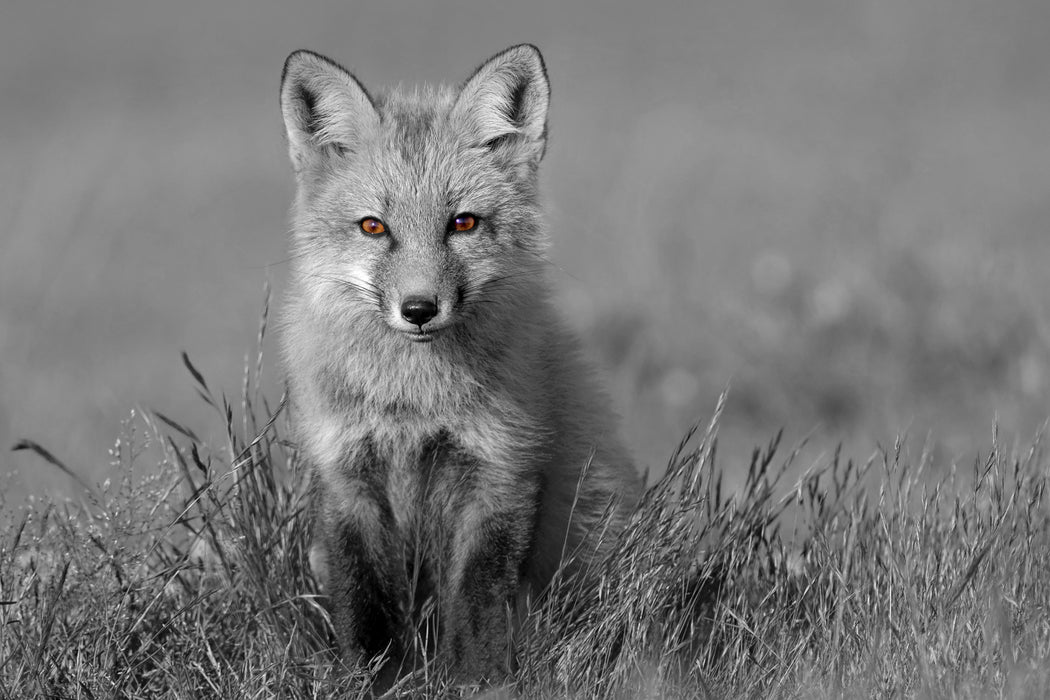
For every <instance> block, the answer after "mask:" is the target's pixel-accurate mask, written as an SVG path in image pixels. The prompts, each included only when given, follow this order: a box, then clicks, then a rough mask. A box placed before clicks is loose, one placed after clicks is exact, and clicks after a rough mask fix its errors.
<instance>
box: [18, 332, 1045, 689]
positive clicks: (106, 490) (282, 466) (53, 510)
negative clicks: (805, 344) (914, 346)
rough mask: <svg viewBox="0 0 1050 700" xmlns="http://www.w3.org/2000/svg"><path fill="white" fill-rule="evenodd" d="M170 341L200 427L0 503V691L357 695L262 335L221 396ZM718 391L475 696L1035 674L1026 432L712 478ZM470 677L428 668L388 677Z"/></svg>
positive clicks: (138, 442)
mask: <svg viewBox="0 0 1050 700" xmlns="http://www.w3.org/2000/svg"><path fill="white" fill-rule="evenodd" d="M263 329H265V323H264V324H263ZM260 335H262V332H261V333H260ZM260 347H261V343H260ZM184 360H185V364H186V367H187V368H188V369H189V371H190V372H191V374H192V377H193V382H194V384H195V386H196V388H197V390H198V392H199V394H200V396H201V398H202V400H203V401H205V402H206V403H207V404H208V406H209V407H210V410H212V411H213V412H214V414H215V416H216V420H217V421H218V422H219V423H220V424H221V426H222V430H223V432H224V433H225V436H226V438H225V444H222V445H209V444H206V443H205V442H204V441H202V440H201V439H200V438H199V437H198V436H197V435H196V434H195V433H194V432H193V431H192V430H190V429H188V428H186V427H184V426H183V425H182V424H180V423H179V422H178V421H176V420H174V419H172V418H169V417H167V416H164V415H162V414H159V413H150V414H144V413H133V414H132V416H131V418H130V419H129V420H128V421H127V422H126V423H125V425H124V429H123V431H122V434H121V436H120V438H119V439H118V440H117V442H116V444H115V447H114V449H113V450H112V453H111V454H112V457H113V464H112V465H111V466H112V474H113V478H112V479H110V480H107V481H105V482H103V483H102V484H101V485H99V486H97V487H93V486H88V485H85V486H84V489H85V490H84V497H83V499H82V500H81V502H79V503H76V504H74V503H63V504H58V503H51V502H42V501H35V500H31V501H30V502H29V503H27V504H26V505H24V506H22V507H18V508H15V507H14V504H10V503H0V505H2V506H3V512H4V513H5V514H6V515H7V516H8V518H9V520H8V522H7V523H5V526H4V529H3V530H2V532H0V695H2V696H3V697H12V698H14V697H25V696H28V695H34V696H38V697H77V698H97V697H173V698H191V697H282V698H283V697H289V698H306V697H311V698H313V697H367V696H368V691H367V678H368V675H369V669H342V668H340V667H339V664H338V663H337V662H336V660H335V656H334V653H333V636H332V631H331V629H330V622H329V618H328V616H327V614H326V611H325V608H324V604H323V599H322V598H321V597H320V596H319V595H318V594H317V590H318V589H317V585H316V582H315V581H314V580H313V578H312V576H311V574H310V572H309V569H308V567H307V566H306V565H305V562H306V551H307V546H308V542H309V540H310V523H309V520H308V518H307V517H306V513H307V507H306V506H307V489H306V483H305V479H304V474H303V470H302V469H301V467H300V465H299V462H298V457H297V453H296V451H295V448H294V445H292V444H291V443H290V442H289V441H287V440H286V439H285V438H284V435H285V434H286V425H287V419H288V418H289V416H288V414H287V411H286V409H285V404H284V402H283V401H282V402H280V403H279V404H278V405H276V406H272V405H270V404H269V403H268V402H267V401H266V399H265V398H264V397H262V396H261V395H260V391H259V388H258V378H259V376H260V374H261V373H262V372H263V367H262V356H261V354H260V356H259V358H258V360H257V362H256V363H255V366H254V367H251V368H249V369H246V372H245V376H244V381H243V385H242V390H241V396H240V400H239V401H238V402H237V404H238V405H236V406H234V405H232V404H231V402H230V401H229V400H228V399H227V398H226V396H225V395H217V394H216V393H215V392H214V391H213V390H212V388H211V387H210V386H209V384H208V383H207V381H206V380H205V378H204V377H203V376H202V375H201V373H200V372H199V371H198V370H197V369H196V368H195V367H194V366H193V364H192V363H191V362H190V360H189V358H188V357H185V356H184ZM723 407H724V397H723V400H722V401H720V403H719V405H718V407H717V409H716V411H715V416H714V418H713V419H712V420H711V422H710V424H709V425H708V426H707V427H706V429H699V428H697V429H694V430H692V431H690V432H689V434H688V435H687V436H686V437H685V439H684V440H683V441H682V443H681V445H680V446H679V447H678V449H677V450H676V451H675V453H674V457H673V458H672V459H671V462H670V464H669V465H668V468H667V470H666V473H664V474H663V476H661V477H660V478H659V479H658V480H657V482H656V483H655V484H654V485H653V486H652V487H651V488H650V490H649V491H648V492H647V494H646V497H645V498H644V499H643V502H642V504H641V505H640V506H639V508H638V510H637V512H636V514H635V516H634V519H633V521H632V525H631V527H630V528H629V530H628V531H627V532H626V534H625V536H624V537H623V538H622V539H621V540H620V542H619V544H618V547H617V548H616V550H615V552H614V553H613V554H612V555H611V556H610V557H609V558H608V559H607V560H603V561H600V562H597V563H596V564H595V566H596V567H597V573H598V578H597V580H598V582H599V583H598V585H597V586H596V587H595V588H594V589H593V590H590V591H588V592H583V591H580V590H578V588H577V587H576V586H575V585H574V582H573V581H572V580H561V579H558V580H556V581H555V583H554V585H553V586H552V588H551V590H550V591H549V592H548V594H547V595H546V596H545V597H543V598H541V599H540V600H539V601H536V602H535V604H534V606H533V608H532V610H531V611H530V613H529V615H528V617H527V618H526V619H525V621H524V623H523V625H522V628H521V631H520V633H519V638H518V640H517V648H518V655H517V658H518V664H519V668H518V670H517V673H516V676H515V678H514V684H513V686H508V687H506V688H502V689H498V690H496V691H494V694H495V695H496V696H497V697H509V696H511V695H512V694H517V695H518V696H521V697H535V698H549V697H569V698H590V697H593V698H610V697H614V698H615V697H623V698H628V697H630V698H634V697H649V698H677V697H682V698H723V697H726V698H736V697H752V698H758V697H817V698H822V697H829V698H831V697H861V696H869V697H921V698H941V697H944V698H984V697H1009V698H1025V697H1032V698H1042V697H1046V696H1047V695H1048V694H1050V614H1048V606H1050V560H1048V558H1047V556H1046V553H1047V552H1050V527H1048V525H1050V494H1048V488H1047V486H1048V481H1050V457H1048V455H1047V452H1046V450H1045V448H1044V447H1043V442H1042V436H1041V435H1040V436H1039V437H1037V438H1036V439H1035V441H1034V442H1033V443H1032V445H1031V446H1030V447H1028V448H1026V449H1023V450H1020V449H1017V448H1013V449H1006V448H1005V447H1004V446H1003V445H1001V444H1000V440H999V439H998V436H997V435H996V434H993V435H992V438H991V441H990V443H989V447H988V449H987V451H986V452H985V453H984V454H983V455H982V456H981V457H980V458H979V460H978V461H976V462H975V463H974V464H973V465H972V468H970V469H957V468H955V467H951V468H945V467H944V465H938V464H935V463H933V459H934V458H933V454H932V453H931V452H929V451H927V450H925V449H924V450H920V451H919V452H918V453H917V454H912V453H911V452H910V451H909V448H908V445H907V443H906V441H903V440H902V441H899V442H898V443H897V444H895V445H894V446H893V447H892V449H885V450H880V451H878V452H877V453H876V454H874V455H873V456H872V457H870V458H869V459H867V460H866V461H864V462H854V461H851V460H848V459H846V458H844V457H843V456H842V455H840V454H839V453H838V452H835V453H832V454H831V455H829V456H826V457H822V458H818V459H815V460H810V461H809V462H808V463H807V464H804V465H803V464H802V460H804V459H805V457H804V455H805V454H806V450H805V446H804V445H800V446H798V447H797V448H796V449H792V450H786V449H784V448H783V446H782V445H781V439H780V436H779V435H778V436H777V437H776V438H774V439H773V440H772V441H771V442H770V443H769V444H768V445H767V446H765V447H763V448H761V449H757V450H755V451H754V453H753V454H752V456H751V459H750V462H749V467H748V470H747V476H746V478H745V479H744V480H743V485H742V486H741V487H739V488H735V489H732V490H730V489H728V488H724V487H723V482H724V480H723V475H724V474H726V470H725V469H724V468H723V467H722V466H721V464H722V458H721V457H720V456H719V453H718V447H717V446H718V439H717V433H718V427H719V421H720V419H721V413H722V409H723ZM18 447H19V448H22V449H27V450H31V451H35V452H37V453H38V455H39V456H40V457H41V458H43V459H45V460H47V461H49V462H51V463H52V464H54V465H55V466H56V467H58V468H60V469H62V470H64V471H68V472H69V473H71V474H72V473H73V472H72V470H69V469H68V468H67V467H65V465H64V464H63V463H62V462H61V461H60V460H58V459H57V458H55V457H54V456H53V455H51V454H50V453H48V452H47V451H46V450H45V449H44V448H43V447H41V446H39V445H37V444H35V443H32V442H28V441H24V442H22V443H20V445H19V446H18ZM157 463H159V465H160V468H159V469H158V468H156V464H157ZM800 466H804V467H805V469H804V470H803V471H802V476H800V477H798V478H797V479H795V480H793V481H792V482H790V483H789V482H787V480H786V474H789V473H798V468H799V467H800ZM931 474H933V475H937V478H935V479H933V478H930V475H931ZM944 475H947V476H944ZM736 481H739V479H737V480H736ZM0 493H2V492H0ZM0 498H2V496H0ZM477 690H478V689H477V688H471V687H462V686H456V685H454V684H452V683H451V681H450V680H449V679H448V678H447V677H445V676H444V674H443V673H442V671H441V669H440V668H438V667H436V666H434V665H432V664H429V665H425V666H424V667H423V668H422V669H420V670H419V671H417V672H416V673H415V674H414V675H412V676H410V677H408V678H405V679H404V680H403V681H401V682H400V684H399V685H398V686H396V687H395V689H394V690H393V691H392V696H396V697H441V696H447V697H461V696H470V695H472V694H473V693H475V692H476V691H477Z"/></svg>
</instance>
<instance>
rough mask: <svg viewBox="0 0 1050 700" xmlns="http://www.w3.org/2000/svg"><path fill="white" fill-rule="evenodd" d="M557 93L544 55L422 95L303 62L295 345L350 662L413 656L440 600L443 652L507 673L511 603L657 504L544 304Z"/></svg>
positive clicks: (295, 162) (288, 120)
mask: <svg viewBox="0 0 1050 700" xmlns="http://www.w3.org/2000/svg"><path fill="white" fill-rule="evenodd" d="M549 96H550V88H549V84H548V82H547V76H546V72H545V68H544V64H543V59H542V58H541V56H540V53H539V51H538V50H537V49H536V48H535V47H533V46H529V45H521V46H515V47H512V48H510V49H507V50H506V51H504V52H502V53H500V54H498V55H496V56H494V57H493V58H491V59H490V60H489V61H488V62H486V63H485V64H484V65H482V66H481V67H480V68H478V69H477V71H475V73H474V74H473V75H472V76H471V77H470V78H469V79H468V80H467V81H466V82H465V83H464V84H462V85H461V86H460V87H458V88H445V87H442V88H427V89H423V90H418V91H413V92H403V91H400V90H391V91H383V92H370V91H367V90H366V89H365V88H364V87H363V86H362V85H361V83H359V82H358V81H357V79H356V78H355V77H354V76H353V75H352V74H350V73H349V72H348V71H346V70H345V69H344V68H342V67H341V66H339V65H338V64H336V63H334V62H333V61H331V60H329V59H327V58H324V57H322V56H319V55H317V54H314V53H310V52H307V51H297V52H295V53H293V54H292V55H291V56H289V57H288V60H287V62H286V64H285V68H284V76H283V78H282V86H281V108H282V111H283V114H284V121H285V127H286V129H287V135H288V145H289V152H290V155H291V161H292V166H293V169H294V171H295V178H296V183H297V192H296V197H295V203H294V207H293V210H292V222H293V227H292V251H293V254H292V260H293V263H292V273H291V280H290V283H289V291H288V299H287V303H286V308H285V317H284V321H285V326H286V327H285V332H284V355H285V362H286V366H287V371H288V375H289V384H290V389H291V396H292V402H293V407H294V417H295V422H296V424H297V436H298V440H299V444H300V448H301V452H302V455H303V457H304V459H305V460H306V462H307V463H308V464H309V465H310V467H311V469H312V470H313V475H314V484H315V496H316V498H315V532H316V543H315V545H316V547H317V548H318V549H319V553H320V555H321V558H322V559H323V560H324V566H323V567H322V569H323V570H324V571H325V572H326V573H325V574H324V575H323V576H324V578H325V581H324V585H325V591H326V593H327V594H328V595H329V596H330V600H331V605H332V615H333V620H334V625H335V629H336V634H337V637H338V640H339V643H340V646H341V648H342V651H343V653H344V655H345V656H346V657H347V658H348V659H349V660H350V661H352V662H356V661H358V660H361V661H365V660H368V659H369V658H371V657H373V656H376V655H378V654H381V653H384V652H386V653H387V654H388V658H391V659H404V658H405V657H406V655H407V654H409V653H411V649H412V647H411V644H412V639H413V635H414V634H416V632H417V627H416V625H417V624H418V619H419V617H420V610H421V608H422V602H423V601H426V600H431V601H433V605H434V609H435V610H436V613H435V615H436V619H437V622H436V630H437V643H436V653H437V654H438V656H439V658H440V659H442V660H443V661H444V662H445V663H447V664H448V665H449V666H450V667H451V669H452V670H453V672H454V673H455V674H456V675H457V676H458V677H461V678H469V679H472V680H482V679H489V680H498V679H499V678H501V677H503V676H504V675H505V674H506V673H507V672H508V670H509V668H510V666H509V664H510V663H511V662H512V661H511V655H512V650H511V644H510V641H509V640H510V637H511V635H510V630H509V625H510V623H509V619H510V618H512V617H513V616H512V614H511V610H512V607H513V605H514V603H515V601H517V602H519V603H520V601H521V600H522V597H523V596H525V595H527V594H528V593H530V592H532V593H533V594H535V593H538V592H540V591H541V590H542V589H543V587H544V586H545V585H546V584H547V583H548V582H549V581H550V579H551V577H552V576H553V574H554V572H555V571H556V570H557V569H558V567H559V565H560V564H561V562H562V560H563V558H564V557H565V555H566V554H567V553H572V552H574V551H577V550H578V551H580V552H582V553H583V554H582V556H583V557H584V558H586V556H588V555H589V556H594V553H595V552H596V551H599V550H600V549H601V547H602V546H603V544H607V543H608V542H609V541H610V540H611V538H610V537H608V536H606V537H601V536H599V534H598V533H596V532H595V531H596V530H598V529H599V528H600V527H605V528H606V529H613V530H615V529H616V528H618V527H622V526H623V525H624V524H625V522H626V519H627V515H628V513H629V511H630V509H631V507H632V506H633V504H634V503H635V501H636V500H637V492H638V488H639V479H638V476H637V474H636V471H635V469H634V466H633V464H632V462H631V460H630V458H629V457H628V454H627V452H626V451H625V450H624V449H623V447H622V446H621V443H620V441H619V438H618V437H617V435H616V426H615V422H616V421H615V418H614V416H613V415H612V413H611V412H610V408H609V401H608V399H607V398H606V397H605V395H604V394H603V393H602V392H601V390H600V389H599V387H598V386H597V384H596V383H595V380H594V379H593V378H592V376H591V373H590V371H589V369H588V367H587V366H586V365H585V364H584V363H583V362H581V360H580V358H579V356H578V352H577V343H576V341H575V340H574V339H573V338H572V336H571V335H570V334H569V333H568V332H567V331H566V329H565V328H564V326H563V325H562V323H561V322H560V321H559V320H558V318H557V315H556V314H555V312H554V309H553V304H552V302H551V300H550V298H549V296H548V295H549V288H550V285H549V283H548V280H547V275H546V267H547V266H546V264H545V262H544V258H543V250H544V248H545V241H544V234H543V227H542V224H541V216H540V206H539V204H538V196H537V169H538V166H539V162H540V159H541V158H542V157H543V153H544V149H545V147H546V141H547V106H548V101H549ZM606 534H608V533H606ZM393 672H396V670H395V671H393Z"/></svg>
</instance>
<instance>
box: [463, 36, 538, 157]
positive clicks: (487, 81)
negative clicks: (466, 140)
mask: <svg viewBox="0 0 1050 700" xmlns="http://www.w3.org/2000/svg"><path fill="white" fill-rule="evenodd" d="M550 93H551V88H550V83H549V82H548V81H547V69H546V67H545V66H544V65H543V57H542V56H541V55H540V51H539V49H537V48H536V47H535V46H532V45H531V44H520V45H518V46H512V47H510V48H509V49H507V50H506V51H503V52H502V53H498V54H496V55H495V56H493V57H492V58H490V59H489V60H488V61H486V62H485V63H484V64H482V66H481V67H480V68H478V69H477V70H476V71H474V75H472V76H471V77H470V79H468V80H467V82H466V83H465V84H464V85H463V87H462V88H461V89H460V92H459V97H458V98H456V104H455V106H454V107H453V116H454V118H456V119H458V120H459V121H460V123H462V124H463V125H464V126H465V127H466V129H467V130H468V134H469V136H470V138H471V139H472V140H473V141H475V143H476V145H483V146H487V147H489V148H492V149H494V150H498V152H499V153H500V154H501V155H505V156H507V157H509V158H511V159H512V160H514V161H516V162H518V163H521V164H527V165H530V166H533V167H535V166H536V165H537V164H538V163H539V162H540V159H541V158H543V152H544V150H545V149H546V146H547V107H548V106H549V104H550Z"/></svg>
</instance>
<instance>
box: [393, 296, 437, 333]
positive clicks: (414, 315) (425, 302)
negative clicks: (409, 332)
mask: <svg viewBox="0 0 1050 700" xmlns="http://www.w3.org/2000/svg"><path fill="white" fill-rule="evenodd" d="M437 313H438V307H437V304H435V303H434V300H433V299H427V298H426V297H408V298H407V299H405V300H404V301H403V302H401V315H402V316H403V317H404V318H405V320H406V321H408V322H409V323H412V324H415V325H417V326H419V329H420V330H423V324H424V323H426V322H427V321H429V320H430V319H432V318H434V317H435V316H437Z"/></svg>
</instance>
